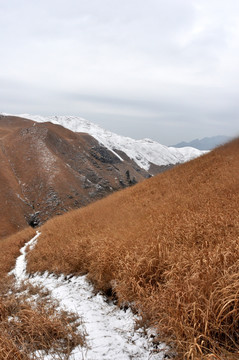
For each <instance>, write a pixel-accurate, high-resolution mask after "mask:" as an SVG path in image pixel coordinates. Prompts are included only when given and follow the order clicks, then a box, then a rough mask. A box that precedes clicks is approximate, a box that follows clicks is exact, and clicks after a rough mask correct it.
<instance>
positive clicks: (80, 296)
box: [10, 232, 167, 360]
mask: <svg viewBox="0 0 239 360" xmlns="http://www.w3.org/2000/svg"><path fill="white" fill-rule="evenodd" d="M39 235H40V233H39V232H37V234H36V236H35V237H34V238H32V239H31V240H30V241H29V242H28V243H26V244H25V245H24V246H23V248H22V249H21V255H20V256H19V257H18V259H17V261H16V265H15V268H14V269H13V270H12V271H11V273H10V274H12V275H14V276H15V278H16V282H17V284H19V285H20V283H21V282H22V281H24V280H28V281H29V282H30V283H31V284H32V285H35V286H39V285H40V286H44V287H45V288H46V289H47V290H49V291H50V292H51V297H52V298H53V299H56V300H57V301H58V302H59V306H60V308H61V309H64V310H67V311H70V312H74V313H77V314H78V316H79V317H81V318H82V320H83V324H84V327H85V331H86V333H87V334H88V335H87V337H86V341H87V343H88V346H89V349H85V348H82V347H78V348H75V349H74V351H73V352H72V354H71V355H70V357H69V360H81V359H82V360H112V359H114V360H131V359H137V360H146V359H147V360H149V359H151V360H162V359H164V355H165V353H166V350H167V349H166V345H165V344H161V345H160V346H158V347H157V349H156V348H155V347H154V345H153V337H152V331H151V333H150V331H148V334H147V336H145V332H144V330H143V329H138V330H135V323H136V320H137V316H135V315H134V314H133V313H132V311H131V310H130V309H128V310H126V311H124V310H121V309H119V308H118V307H117V306H115V305H114V304H109V303H107V302H106V299H105V298H104V296H102V295H100V294H97V295H95V294H94V292H93V287H92V285H91V284H90V283H89V282H88V281H87V278H86V276H78V277H77V276H67V277H65V276H63V275H62V276H60V277H56V276H55V275H53V274H51V275H49V274H48V273H45V274H43V275H39V274H35V275H33V276H31V277H30V278H29V276H28V274H27V272H26V266H27V264H26V252H27V249H29V250H31V249H32V248H33V247H34V246H35V244H36V242H37V239H38V237H39ZM37 355H39V356H41V357H42V358H43V359H45V360H46V359H47V360H50V359H54V354H53V355H52V356H51V355H49V354H48V355H45V354H44V353H43V352H39V354H37Z"/></svg>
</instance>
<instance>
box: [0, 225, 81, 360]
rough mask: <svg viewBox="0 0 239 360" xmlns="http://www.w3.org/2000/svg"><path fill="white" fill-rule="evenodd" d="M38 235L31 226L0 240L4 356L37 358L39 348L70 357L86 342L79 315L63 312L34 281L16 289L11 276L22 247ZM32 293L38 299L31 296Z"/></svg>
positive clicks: (0, 345) (0, 358) (4, 359)
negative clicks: (77, 316) (10, 272)
mask: <svg viewBox="0 0 239 360" xmlns="http://www.w3.org/2000/svg"><path fill="white" fill-rule="evenodd" d="M34 235H35V231H34V230H33V229H32V228H27V229H25V230H23V231H21V232H19V233H18V234H15V235H13V236H11V237H9V238H6V239H4V240H2V241H1V242H0V250H1V251H0V254H1V255H0V259H1V261H0V360H26V359H30V358H31V359H33V357H34V352H36V351H37V350H42V351H45V352H46V353H47V352H48V351H49V350H51V351H53V352H54V355H55V356H56V358H59V359H67V358H68V355H69V354H70V352H71V351H72V349H73V348H74V347H76V346H78V345H81V346H82V345H83V344H85V340H84V334H81V333H79V332H78V331H77V327H78V326H79V325H80V324H81V322H80V320H79V319H76V317H75V316H74V315H72V314H70V313H66V312H59V311H58V310H57V307H56V304H53V303H52V302H51V300H50V297H48V295H49V294H48V293H46V292H44V289H40V288H35V287H33V286H31V285H30V284H25V285H22V287H21V288H20V289H16V288H15V287H14V279H12V278H11V277H9V276H7V273H8V272H9V271H10V270H11V268H12V267H13V266H14V265H15V261H16V258H17V257H18V256H19V255H20V252H19V250H20V248H21V247H22V246H23V245H24V243H25V242H26V241H28V240H30V239H31V238H32V237H33V236H34ZM31 295H38V299H36V298H34V300H30V299H31ZM34 358H35V359H38V358H39V357H38V356H35V357H34Z"/></svg>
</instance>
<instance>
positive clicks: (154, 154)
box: [18, 114, 204, 170]
mask: <svg viewBox="0 0 239 360" xmlns="http://www.w3.org/2000/svg"><path fill="white" fill-rule="evenodd" d="M18 116H19V117H22V118H25V119H30V120H33V121H36V122H52V123H54V124H58V125H61V126H63V127H65V128H67V129H69V130H71V131H74V132H86V133H88V134H90V135H92V136H93V137H94V138H95V139H96V140H98V141H99V142H100V143H101V144H103V145H104V146H105V147H107V148H108V149H110V150H111V151H112V152H114V154H115V155H116V156H118V157H119V158H120V159H121V160H123V159H122V158H121V157H120V156H119V154H117V150H119V151H123V152H124V153H125V154H126V155H127V156H128V157H129V158H130V159H132V160H134V161H135V162H136V164H137V165H138V166H139V167H141V168H143V169H145V170H149V168H150V164H151V163H152V164H155V165H159V166H161V165H169V164H177V163H183V162H185V161H188V160H191V159H193V158H195V157H197V156H200V155H202V154H203V153H204V152H203V151H200V150H197V149H195V148H192V147H186V148H174V147H168V146H165V145H161V144H159V143H158V142H156V141H154V140H151V139H147V138H146V139H142V140H135V139H132V138H130V137H125V136H120V135H117V134H114V133H112V132H110V131H108V130H104V129H102V128H101V127H100V126H98V125H96V124H94V123H92V122H90V121H88V120H86V119H83V118H82V117H78V116H46V117H43V116H39V115H29V114H21V115H18Z"/></svg>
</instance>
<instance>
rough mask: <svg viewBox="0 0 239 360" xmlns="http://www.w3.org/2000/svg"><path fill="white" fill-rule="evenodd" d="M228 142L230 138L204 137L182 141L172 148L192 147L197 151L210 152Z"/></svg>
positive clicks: (220, 136) (224, 136) (219, 136)
mask: <svg viewBox="0 0 239 360" xmlns="http://www.w3.org/2000/svg"><path fill="white" fill-rule="evenodd" d="M230 140H232V137H231V136H226V135H217V136H211V137H204V138H202V139H194V140H192V141H189V142H186V141H182V142H180V143H178V144H176V145H173V146H174V147H176V148H182V147H185V146H192V147H194V148H196V149H198V150H212V149H214V148H215V147H217V146H220V145H223V144H225V143H226V142H228V141H230Z"/></svg>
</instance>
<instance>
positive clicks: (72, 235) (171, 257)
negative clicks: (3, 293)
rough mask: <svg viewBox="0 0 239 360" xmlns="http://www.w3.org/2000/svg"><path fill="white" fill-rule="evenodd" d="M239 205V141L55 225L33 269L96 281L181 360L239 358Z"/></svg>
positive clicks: (47, 228) (49, 226) (47, 229)
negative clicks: (136, 314) (130, 306)
mask: <svg viewBox="0 0 239 360" xmlns="http://www.w3.org/2000/svg"><path fill="white" fill-rule="evenodd" d="M238 205H239V139H237V140H235V141H233V142H231V143H229V144H227V145H225V146H223V147H220V148H218V149H216V150H214V151H212V152H210V153H209V154H207V155H205V156H202V157H200V158H198V159H196V160H194V161H191V162H189V163H186V164H183V165H181V166H178V167H177V168H174V169H172V170H170V171H168V172H166V173H164V174H161V175H159V176H156V177H154V178H152V179H149V180H147V181H145V182H142V183H140V184H138V185H136V186H135V187H133V188H129V189H126V190H124V191H121V192H118V193H116V194H113V195H112V196H110V197H108V198H106V199H103V200H101V201H98V202H96V203H94V204H91V205H89V206H87V207H86V208H83V209H80V210H77V211H74V212H71V213H68V214H66V215H64V216H62V217H59V218H55V219H52V220H50V221H49V222H47V223H46V224H45V225H44V226H43V227H42V228H41V232H42V235H41V236H40V239H39V242H38V244H37V246H36V247H35V249H34V250H33V252H32V253H31V255H30V257H29V270H30V271H31V272H35V271H44V270H49V271H54V272H56V273H60V272H65V273H79V274H81V273H88V276H89V278H90V279H91V280H92V281H93V282H94V284H95V286H96V288H97V289H102V290H104V291H107V290H109V289H113V291H114V292H115V293H116V295H117V297H118V299H119V302H120V303H122V302H134V304H135V306H136V307H137V308H138V309H141V310H142V315H143V317H144V321H145V323H147V324H151V325H152V324H153V325H155V326H156V327H157V328H158V330H159V334H160V336H161V338H166V339H168V341H169V342H171V343H172V344H174V346H175V347H176V349H177V351H178V354H179V355H178V356H179V357H182V356H185V358H187V359H196V358H198V359H202V358H203V357H204V356H206V355H208V356H209V355H210V354H215V356H216V355H217V356H218V358H219V359H234V358H235V359H238V358H239V347H238V343H239V206H238ZM139 311H140V310H139ZM210 358H211V359H212V358H214V357H210Z"/></svg>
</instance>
